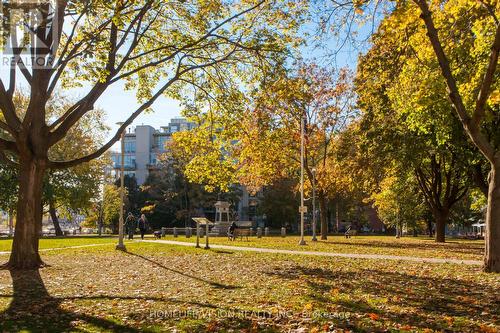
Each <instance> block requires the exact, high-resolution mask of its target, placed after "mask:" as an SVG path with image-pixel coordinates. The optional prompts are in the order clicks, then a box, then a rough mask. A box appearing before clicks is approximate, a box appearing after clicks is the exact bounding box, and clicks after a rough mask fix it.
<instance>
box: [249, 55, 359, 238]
mask: <svg viewBox="0 0 500 333" xmlns="http://www.w3.org/2000/svg"><path fill="white" fill-rule="evenodd" d="M253 103H254V105H255V106H254V110H253V111H252V112H250V113H248V114H247V115H246V121H245V122H244V124H245V130H244V131H242V134H241V138H242V139H241V152H240V154H239V163H240V170H243V171H244V172H243V174H244V175H250V176H249V177H248V176H247V179H246V180H245V179H243V181H244V182H248V183H250V184H252V183H254V184H255V183H256V185H265V184H272V182H273V181H274V180H276V179H280V178H282V177H283V175H285V176H290V175H292V174H296V173H297V170H298V169H299V168H300V157H299V156H300V154H299V152H300V133H301V122H302V119H304V123H305V136H306V138H307V139H306V146H305V158H304V160H305V172H306V176H307V178H308V180H309V182H308V183H309V184H308V188H309V189H311V187H312V184H313V179H315V183H316V194H317V196H318V200H319V206H320V226H321V239H327V233H328V215H327V206H328V199H329V198H331V197H332V196H335V195H336V194H338V193H339V192H340V191H341V187H342V182H341V181H340V180H341V179H342V177H341V173H340V172H339V168H338V165H337V164H336V161H335V143H336V139H337V136H338V134H339V133H340V131H341V130H342V129H343V128H345V127H346V126H347V125H348V124H349V123H350V121H351V120H352V119H353V117H354V116H355V114H356V112H355V110H354V109H353V108H352V106H353V105H352V103H353V94H352V89H351V77H350V73H349V72H348V71H347V70H345V69H342V70H339V71H332V70H328V69H325V68H321V67H319V66H317V65H315V64H299V65H298V66H297V68H296V69H295V71H292V72H290V73H285V74H283V75H282V76H281V77H279V79H277V80H274V81H271V82H268V83H266V84H265V85H264V86H263V87H262V89H261V91H259V93H258V94H257V96H256V98H255V101H254V102H253ZM313 169H316V170H315V171H316V173H315V174H314V173H313ZM287 171H288V172H289V173H288V175H286V173H285V172H287ZM290 172H291V173H290ZM255 174H257V175H260V177H255V176H254V175H255ZM258 182H261V184H259V183H258Z"/></svg>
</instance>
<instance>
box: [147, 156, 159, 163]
mask: <svg viewBox="0 0 500 333" xmlns="http://www.w3.org/2000/svg"><path fill="white" fill-rule="evenodd" d="M157 163H158V160H157V156H156V154H151V155H150V156H149V164H151V165H155V164H157Z"/></svg>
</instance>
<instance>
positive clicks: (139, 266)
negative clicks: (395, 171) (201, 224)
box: [0, 242, 500, 332]
mask: <svg viewBox="0 0 500 333" xmlns="http://www.w3.org/2000/svg"><path fill="white" fill-rule="evenodd" d="M127 250H128V251H129V252H128V253H123V252H119V251H115V250H114V245H113V244H109V245H105V246H102V247H88V248H78V249H65V250H56V251H49V252H45V253H44V254H43V258H44V259H45V261H46V262H47V263H48V264H49V265H50V266H49V267H46V268H43V269H41V270H40V271H39V273H37V272H34V273H26V272H24V273H12V274H11V273H9V272H8V271H0V295H1V297H0V311H1V314H0V326H2V327H1V329H2V330H3V331H6V332H10V331H19V330H22V329H27V330H30V331H42V330H43V331H58V332H65V331H84V332H164V331H173V330H177V331H180V332H231V331H232V332H240V331H241V332H257V331H259V332H261V331H268V332H283V331H293V330H299V329H303V332H315V331H316V332H323V331H334V330H335V329H338V330H346V331H354V332H374V331H380V332H382V331H391V332H434V331H435V332H441V331H447V332H480V331H483V332H497V331H498V327H499V326H498V325H500V322H499V319H500V317H499V316H500V313H499V309H500V306H499V304H500V295H499V293H498V290H500V276H499V275H498V274H496V275H495V274H484V273H482V272H480V268H479V267H474V266H465V265H453V264H439V265H435V264H422V263H411V262H402V261H394V260H366V259H345V258H324V257H309V256H290V255H283V254H257V253H251V252H241V251H234V252H232V251H220V250H203V249H195V248H190V247H181V246H171V245H165V244H157V243H140V242H132V243H127ZM13 281H14V282H13ZM297 332H298V331H297Z"/></svg>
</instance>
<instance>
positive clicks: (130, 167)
mask: <svg viewBox="0 0 500 333" xmlns="http://www.w3.org/2000/svg"><path fill="white" fill-rule="evenodd" d="M121 168H122V167H121V163H114V164H113V169H116V170H120V169H121ZM136 168H137V167H136V164H135V162H133V163H125V164H124V165H123V169H124V170H125V171H132V170H135V169H136Z"/></svg>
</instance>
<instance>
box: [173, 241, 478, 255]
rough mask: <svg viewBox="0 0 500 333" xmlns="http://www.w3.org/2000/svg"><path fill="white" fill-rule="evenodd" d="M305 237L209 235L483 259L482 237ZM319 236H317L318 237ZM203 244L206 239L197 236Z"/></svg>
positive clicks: (293, 246) (288, 245)
mask: <svg viewBox="0 0 500 333" xmlns="http://www.w3.org/2000/svg"><path fill="white" fill-rule="evenodd" d="M310 238H311V237H310V236H308V237H306V241H307V245H305V246H304V245H298V243H299V237H298V236H287V237H285V238H282V237H279V236H271V237H262V238H257V237H256V236H253V237H249V238H248V240H247V239H246V238H244V239H243V240H240V239H238V240H235V241H230V240H229V239H228V238H227V237H210V238H209V241H210V243H211V244H221V245H233V246H248V247H262V248H275V249H286V250H301V251H323V252H337V253H359V254H383V255H396V256H410V257H422V258H445V259H462V260H482V259H483V253H484V240H464V239H448V240H447V242H446V243H436V242H434V240H433V239H431V238H429V237H402V238H400V239H396V238H395V237H394V236H362V235H360V236H354V237H352V238H349V239H346V238H345V237H343V236H328V240H324V241H322V240H318V241H317V242H312V241H311V240H310ZM318 238H319V237H318ZM163 239H166V240H176V241H183V242H193V243H194V242H196V237H194V236H193V237H190V238H186V236H184V235H179V236H178V237H177V238H174V237H173V236H172V235H167V236H166V237H165V238H163ZM200 242H201V243H202V244H204V242H205V239H204V238H203V239H200Z"/></svg>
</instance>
